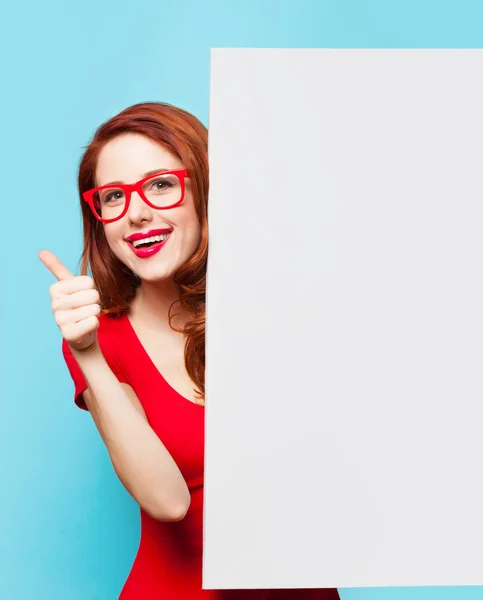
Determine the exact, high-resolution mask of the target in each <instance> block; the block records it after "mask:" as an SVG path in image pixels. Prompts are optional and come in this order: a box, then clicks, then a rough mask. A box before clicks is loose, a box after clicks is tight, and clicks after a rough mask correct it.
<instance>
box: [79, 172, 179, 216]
mask: <svg viewBox="0 0 483 600" xmlns="http://www.w3.org/2000/svg"><path fill="white" fill-rule="evenodd" d="M186 177H188V172H187V170H186V169H175V170H173V171H162V172H160V173H156V174H155V175H150V176H149V177H145V178H144V179H141V180H140V181H137V182H136V183H125V184H124V183H123V184H120V183H119V184H118V183H116V184H110V185H101V186H100V187H96V188H93V189H92V190H88V191H87V192H84V193H83V194H82V197H83V199H84V200H85V201H86V202H87V203H88V204H89V206H90V208H91V210H92V212H93V213H94V216H95V217H96V219H98V220H99V221H101V222H102V223H112V221H117V220H118V219H121V218H122V217H123V216H124V215H125V214H126V213H127V211H128V208H129V203H130V201H131V194H132V192H137V193H138V194H139V196H140V197H141V198H142V199H143V200H144V202H146V204H147V205H148V206H150V207H151V208H155V209H157V210H165V209H168V208H174V207H175V206H178V205H179V204H181V203H182V202H183V200H184V195H185V178H186Z"/></svg>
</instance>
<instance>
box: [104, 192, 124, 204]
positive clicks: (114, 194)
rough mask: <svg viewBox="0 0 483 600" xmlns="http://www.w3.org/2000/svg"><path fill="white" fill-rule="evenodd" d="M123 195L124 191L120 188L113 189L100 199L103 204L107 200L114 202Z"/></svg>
mask: <svg viewBox="0 0 483 600" xmlns="http://www.w3.org/2000/svg"><path fill="white" fill-rule="evenodd" d="M123 197H124V193H123V191H122V190H113V191H112V192H108V193H107V194H106V195H105V196H104V197H103V199H102V201H103V203H104V204H107V203H108V202H116V201H117V200H121V199H122V198H123Z"/></svg>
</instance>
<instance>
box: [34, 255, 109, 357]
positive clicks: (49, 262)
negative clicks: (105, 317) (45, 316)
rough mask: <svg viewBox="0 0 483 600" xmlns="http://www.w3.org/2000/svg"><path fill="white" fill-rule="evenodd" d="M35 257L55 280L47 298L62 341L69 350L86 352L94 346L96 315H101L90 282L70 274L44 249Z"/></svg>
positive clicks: (82, 276) (80, 276)
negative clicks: (63, 340)
mask: <svg viewBox="0 0 483 600" xmlns="http://www.w3.org/2000/svg"><path fill="white" fill-rule="evenodd" d="M38 257H39V258H40V260H41V261H42V262H43V263H44V265H45V266H46V267H47V269H49V271H50V272H51V273H53V274H54V275H55V277H56V278H57V279H58V281H56V282H55V283H53V284H52V285H51V286H50V298H51V300H52V312H53V313H54V317H55V321H56V323H57V325H58V326H59V328H60V330H61V332H62V336H63V338H64V339H65V341H66V342H67V343H68V344H69V346H70V347H71V348H72V349H73V350H77V351H85V350H89V349H90V348H92V347H93V346H95V344H97V329H98V328H99V319H98V316H99V315H100V313H101V307H100V304H99V302H100V296H99V292H98V291H97V290H96V288H95V286H94V280H93V279H92V277H88V276H87V275H79V276H74V275H72V273H71V272H70V271H69V270H68V269H67V267H65V266H64V265H63V264H62V263H61V262H60V260H59V259H58V258H57V257H56V256H55V255H54V254H52V252H49V251H48V250H41V251H40V252H39V254H38Z"/></svg>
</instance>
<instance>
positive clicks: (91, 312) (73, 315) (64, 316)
mask: <svg viewBox="0 0 483 600" xmlns="http://www.w3.org/2000/svg"><path fill="white" fill-rule="evenodd" d="M100 314H101V307H100V306H99V304H88V305H87V306H81V307H80V308H76V309H74V310H59V311H58V312H57V313H56V314H55V321H56V323H57V325H58V326H59V327H60V328H64V327H66V326H68V325H72V324H74V323H79V322H80V321H82V320H84V319H87V317H98V316H99V315H100Z"/></svg>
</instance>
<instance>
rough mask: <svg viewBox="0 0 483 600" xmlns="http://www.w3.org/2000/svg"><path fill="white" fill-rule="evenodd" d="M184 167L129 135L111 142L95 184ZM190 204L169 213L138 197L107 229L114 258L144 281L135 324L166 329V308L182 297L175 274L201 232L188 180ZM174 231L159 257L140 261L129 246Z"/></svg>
mask: <svg viewBox="0 0 483 600" xmlns="http://www.w3.org/2000/svg"><path fill="white" fill-rule="evenodd" d="M183 167H184V165H183V164H182V162H181V161H180V160H179V159H178V158H177V157H176V156H174V155H173V154H172V153H171V152H169V151H168V150H166V149H165V148H163V147H162V146H160V145H159V144H157V143H156V142H154V141H152V140H150V139H149V138H146V137H144V136H142V135H139V134H134V133H127V134H124V135H121V136H118V137H116V138H114V139H113V140H111V141H110V142H109V143H107V144H106V145H105V146H104V147H103V149H102V150H101V152H100V155H99V159H98V162H97V169H96V185H98V186H101V185H105V184H107V183H109V182H111V181H122V182H124V183H132V182H135V181H138V180H139V179H142V177H143V176H144V174H145V173H146V172H148V171H152V170H154V169H158V168H159V169H162V168H166V169H181V168H183ZM185 182H186V191H185V199H184V201H183V202H182V204H180V205H179V206H176V207H175V208H171V209H168V210H156V209H152V208H151V207H149V206H148V205H147V204H146V203H145V202H143V200H142V199H141V197H140V196H139V195H138V194H137V193H136V192H133V193H132V195H131V202H130V205H129V210H128V212H127V213H126V215H125V216H124V217H123V218H122V219H119V220H118V221H115V222H113V223H107V224H105V225H104V232H105V234H106V238H107V241H108V243H109V246H110V247H111V249H112V251H113V253H114V254H115V255H116V256H117V257H118V258H119V260H120V261H121V262H122V263H124V264H125V265H126V266H127V267H129V268H130V269H131V270H132V271H133V272H134V273H136V275H138V276H139V277H140V278H141V286H140V289H139V290H138V294H137V296H136V299H135V300H134V302H133V304H132V308H131V310H132V316H133V319H135V320H138V319H140V318H141V317H140V315H141V314H142V315H144V317H143V321H148V320H159V321H161V322H164V324H165V325H166V324H167V309H168V308H169V305H170V304H171V303H172V302H173V301H174V300H176V299H177V298H178V290H177V287H176V286H175V284H174V282H173V275H174V273H175V272H176V271H177V270H178V269H179V267H180V266H181V265H182V264H183V263H184V262H186V261H187V260H188V259H189V258H190V256H192V255H193V254H194V252H195V251H196V249H197V247H198V244H199V242H200V236H201V229H200V225H199V222H198V217H197V215H196V211H195V207H194V202H193V196H192V192H191V184H190V180H189V178H187V179H186V180H185ZM164 228H172V229H173V233H172V234H171V236H170V239H169V241H168V242H167V244H166V245H165V247H163V248H162V250H161V252H158V253H157V254H155V255H154V256H152V257H150V258H147V259H143V258H138V257H137V256H136V255H135V254H134V253H133V252H132V250H131V248H130V247H129V246H128V244H127V243H126V242H125V238H126V237H127V236H129V235H131V234H133V233H138V232H144V231H148V230H151V229H164Z"/></svg>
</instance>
